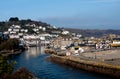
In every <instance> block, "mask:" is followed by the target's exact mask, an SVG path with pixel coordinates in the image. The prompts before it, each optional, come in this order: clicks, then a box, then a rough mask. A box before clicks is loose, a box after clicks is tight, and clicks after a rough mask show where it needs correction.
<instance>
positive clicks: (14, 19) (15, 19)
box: [9, 17, 19, 22]
mask: <svg viewBox="0 0 120 79" xmlns="http://www.w3.org/2000/svg"><path fill="white" fill-rule="evenodd" d="M9 21H10V22H16V21H19V18H18V17H11V18H10V19H9Z"/></svg>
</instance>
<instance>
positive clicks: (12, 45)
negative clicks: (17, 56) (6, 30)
mask: <svg viewBox="0 0 120 79" xmlns="http://www.w3.org/2000/svg"><path fill="white" fill-rule="evenodd" d="M18 47H19V40H18V39H8V40H7V41H5V42H3V43H2V44H1V45H0V50H13V49H17V48H18Z"/></svg>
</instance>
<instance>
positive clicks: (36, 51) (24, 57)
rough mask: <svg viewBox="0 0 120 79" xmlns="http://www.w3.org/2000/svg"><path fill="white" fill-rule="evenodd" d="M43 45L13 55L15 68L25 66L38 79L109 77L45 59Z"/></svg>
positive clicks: (103, 78) (101, 78) (105, 78)
mask: <svg viewBox="0 0 120 79" xmlns="http://www.w3.org/2000/svg"><path fill="white" fill-rule="evenodd" d="M47 57H49V55H48V54H45V53H44V47H31V48H29V49H28V50H26V51H24V52H22V53H21V54H19V55H17V56H14V57H13V60H15V61H16V62H17V64H16V65H15V69H18V68H21V67H25V68H27V69H28V70H29V71H31V72H32V73H33V74H34V75H35V76H36V77H37V78H38V79H110V78H108V77H106V76H102V75H98V74H95V73H91V72H87V71H83V70H80V69H75V68H72V67H68V66H64V65H60V64H57V63H53V62H50V61H48V60H47Z"/></svg>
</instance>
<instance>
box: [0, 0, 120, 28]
mask: <svg viewBox="0 0 120 79" xmlns="http://www.w3.org/2000/svg"><path fill="white" fill-rule="evenodd" d="M10 17H18V18H20V19H32V20H37V21H43V22H47V23H48V24H51V25H55V26H57V27H68V28H79V29H120V0H0V21H6V20H9V18H10Z"/></svg>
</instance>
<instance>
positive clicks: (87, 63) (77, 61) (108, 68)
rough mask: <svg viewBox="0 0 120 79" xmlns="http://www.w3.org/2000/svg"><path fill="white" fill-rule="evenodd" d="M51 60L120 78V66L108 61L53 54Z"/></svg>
mask: <svg viewBox="0 0 120 79" xmlns="http://www.w3.org/2000/svg"><path fill="white" fill-rule="evenodd" d="M50 60H51V61H54V62H57V63H60V64H65V65H68V66H72V67H75V68H79V69H83V70H87V71H90V72H95V73H100V74H104V75H108V76H111V77H113V78H120V75H119V74H120V66H115V65H110V64H107V63H103V62H96V61H92V60H84V59H81V58H80V57H75V56H58V55H53V54H52V55H51V56H50Z"/></svg>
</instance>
